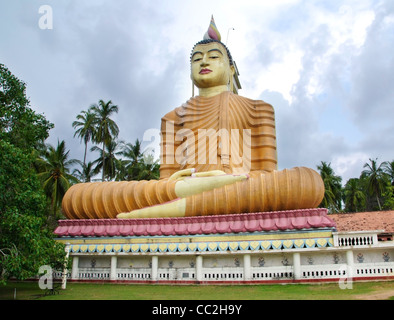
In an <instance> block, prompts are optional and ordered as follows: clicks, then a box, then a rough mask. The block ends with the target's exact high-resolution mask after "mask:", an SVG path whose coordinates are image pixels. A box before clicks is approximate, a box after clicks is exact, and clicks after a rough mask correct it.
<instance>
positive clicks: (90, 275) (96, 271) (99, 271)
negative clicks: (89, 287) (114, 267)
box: [78, 268, 111, 280]
mask: <svg viewBox="0 0 394 320" xmlns="http://www.w3.org/2000/svg"><path fill="white" fill-rule="evenodd" d="M110 275H111V271H110V269H109V268H80V269H79V272H78V279H81V280H110Z"/></svg>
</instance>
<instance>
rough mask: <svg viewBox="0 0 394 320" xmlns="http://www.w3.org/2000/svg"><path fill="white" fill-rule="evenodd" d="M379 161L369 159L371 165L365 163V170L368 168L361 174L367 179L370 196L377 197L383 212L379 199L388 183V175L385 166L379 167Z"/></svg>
mask: <svg viewBox="0 0 394 320" xmlns="http://www.w3.org/2000/svg"><path fill="white" fill-rule="evenodd" d="M377 160H378V159H376V160H372V159H369V161H370V162H371V164H369V163H365V164H364V166H363V168H366V169H365V170H363V171H362V172H361V176H362V177H365V178H366V179H367V190H368V192H369V193H370V195H372V196H373V195H374V196H376V200H377V202H378V206H379V210H382V206H381V204H380V200H379V197H380V196H381V194H382V192H383V191H384V187H385V185H386V182H387V175H386V174H385V173H384V171H383V167H382V165H383V164H380V165H379V166H378V165H377Z"/></svg>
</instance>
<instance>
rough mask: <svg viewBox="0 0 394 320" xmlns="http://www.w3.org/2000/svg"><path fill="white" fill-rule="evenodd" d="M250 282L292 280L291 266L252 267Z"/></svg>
mask: <svg viewBox="0 0 394 320" xmlns="http://www.w3.org/2000/svg"><path fill="white" fill-rule="evenodd" d="M251 269H252V270H251V271H252V272H251V273H252V280H281V279H292V278H293V276H294V273H293V266H277V267H252V268H251Z"/></svg>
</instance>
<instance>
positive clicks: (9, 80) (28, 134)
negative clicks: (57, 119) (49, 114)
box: [0, 64, 53, 150]
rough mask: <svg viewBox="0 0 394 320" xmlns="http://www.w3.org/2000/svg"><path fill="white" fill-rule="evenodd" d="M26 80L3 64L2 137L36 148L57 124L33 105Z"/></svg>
mask: <svg viewBox="0 0 394 320" xmlns="http://www.w3.org/2000/svg"><path fill="white" fill-rule="evenodd" d="M29 104H30V101H29V99H28V98H27V97H26V84H25V83H24V82H23V81H21V80H19V79H18V78H17V77H16V76H15V75H13V74H12V73H11V71H9V70H8V68H7V67H6V66H5V65H3V64H0V140H5V141H8V142H10V143H11V144H12V145H14V146H16V147H18V148H21V149H24V150H32V148H34V147H36V146H37V144H39V143H43V142H44V141H45V139H46V138H48V135H49V130H50V129H52V128H53V124H52V123H50V122H49V121H48V120H46V118H45V117H44V116H43V115H41V114H37V113H35V112H34V111H33V110H32V109H31V108H30V107H29Z"/></svg>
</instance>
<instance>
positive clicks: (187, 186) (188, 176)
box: [117, 169, 249, 219]
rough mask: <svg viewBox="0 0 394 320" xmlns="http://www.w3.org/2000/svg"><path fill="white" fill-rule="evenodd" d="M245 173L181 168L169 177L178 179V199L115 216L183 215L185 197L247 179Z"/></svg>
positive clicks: (176, 189)
mask: <svg viewBox="0 0 394 320" xmlns="http://www.w3.org/2000/svg"><path fill="white" fill-rule="evenodd" d="M248 178H249V176H248V175H247V174H241V175H232V174H226V173H224V172H223V171H220V170H214V171H208V172H195V171H194V170H193V169H186V170H181V171H178V172H176V173H175V174H173V175H172V176H171V177H170V179H176V180H178V181H177V182H176V184H175V193H176V195H177V197H178V199H176V200H173V201H170V202H167V203H164V204H159V205H154V206H150V207H146V208H143V209H138V210H133V211H131V212H128V213H120V214H118V215H117V218H123V219H129V218H150V217H183V216H185V211H186V200H185V198H186V197H189V196H192V195H196V194H200V193H202V192H204V191H210V190H214V189H216V188H220V187H223V186H226V185H229V184H233V183H236V182H238V181H243V180H246V179H248Z"/></svg>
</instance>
